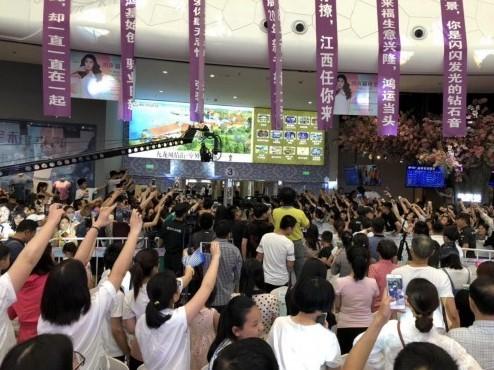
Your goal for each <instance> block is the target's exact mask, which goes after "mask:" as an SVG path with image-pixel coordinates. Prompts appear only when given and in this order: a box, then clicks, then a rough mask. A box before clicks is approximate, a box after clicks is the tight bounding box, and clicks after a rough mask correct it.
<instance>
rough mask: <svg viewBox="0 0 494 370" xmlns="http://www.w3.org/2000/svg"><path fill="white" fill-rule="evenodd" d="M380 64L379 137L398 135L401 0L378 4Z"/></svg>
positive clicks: (382, 0)
mask: <svg viewBox="0 0 494 370" xmlns="http://www.w3.org/2000/svg"><path fill="white" fill-rule="evenodd" d="M377 24H378V30H379V60H378V73H377V115H378V122H379V135H380V136H396V135H398V126H399V123H400V51H401V42H400V22H399V19H398V0H377Z"/></svg>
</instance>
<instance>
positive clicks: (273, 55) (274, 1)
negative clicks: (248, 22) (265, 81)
mask: <svg viewBox="0 0 494 370" xmlns="http://www.w3.org/2000/svg"><path fill="white" fill-rule="evenodd" d="M263 5H264V14H265V16H266V22H267V25H268V57H269V69H270V73H271V125H272V127H273V129H275V130H281V129H282V127H283V60H282V54H281V21H280V7H279V3H278V0H263Z"/></svg>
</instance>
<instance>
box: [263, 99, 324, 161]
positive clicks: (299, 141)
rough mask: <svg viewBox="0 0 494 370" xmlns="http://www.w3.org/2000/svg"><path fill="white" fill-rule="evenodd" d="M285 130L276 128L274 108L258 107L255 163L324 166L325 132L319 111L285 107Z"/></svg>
mask: <svg viewBox="0 0 494 370" xmlns="http://www.w3.org/2000/svg"><path fill="white" fill-rule="evenodd" d="M283 113H284V117H283V128H282V130H272V128H271V110H270V109H266V108H255V109H254V132H253V137H254V140H253V159H254V163H271V164H288V165H315V166H321V165H324V131H319V130H317V114H316V112H310V111H295V110H285V111H284V112H283Z"/></svg>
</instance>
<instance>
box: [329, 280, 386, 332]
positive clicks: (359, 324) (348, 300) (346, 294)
mask: <svg viewBox="0 0 494 370" xmlns="http://www.w3.org/2000/svg"><path fill="white" fill-rule="evenodd" d="M335 290H336V295H337V296H340V299H341V305H340V314H339V315H338V328H367V327H368V326H369V325H370V323H371V322H372V307H373V303H374V300H375V299H377V297H378V296H379V288H378V287H377V283H376V280H374V279H371V278H368V277H365V278H364V279H363V280H359V281H355V279H354V278H353V276H345V277H343V278H338V279H337V280H336V289H335Z"/></svg>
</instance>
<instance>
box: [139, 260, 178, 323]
mask: <svg viewBox="0 0 494 370" xmlns="http://www.w3.org/2000/svg"><path fill="white" fill-rule="evenodd" d="M177 293H178V285H177V277H176V276H175V274H174V273H173V271H170V270H166V271H164V272H161V273H159V274H156V275H155V276H153V277H152V278H151V280H149V283H148V285H147V294H148V297H149V303H148V305H147V306H146V324H147V326H148V327H150V328H151V329H158V328H159V327H160V326H161V325H163V324H164V323H165V322H167V321H168V320H170V318H171V317H172V315H171V314H166V315H163V314H162V313H161V311H162V310H165V309H167V308H172V307H173V305H174V303H175V302H174V301H173V297H174V295H175V294H177Z"/></svg>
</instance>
